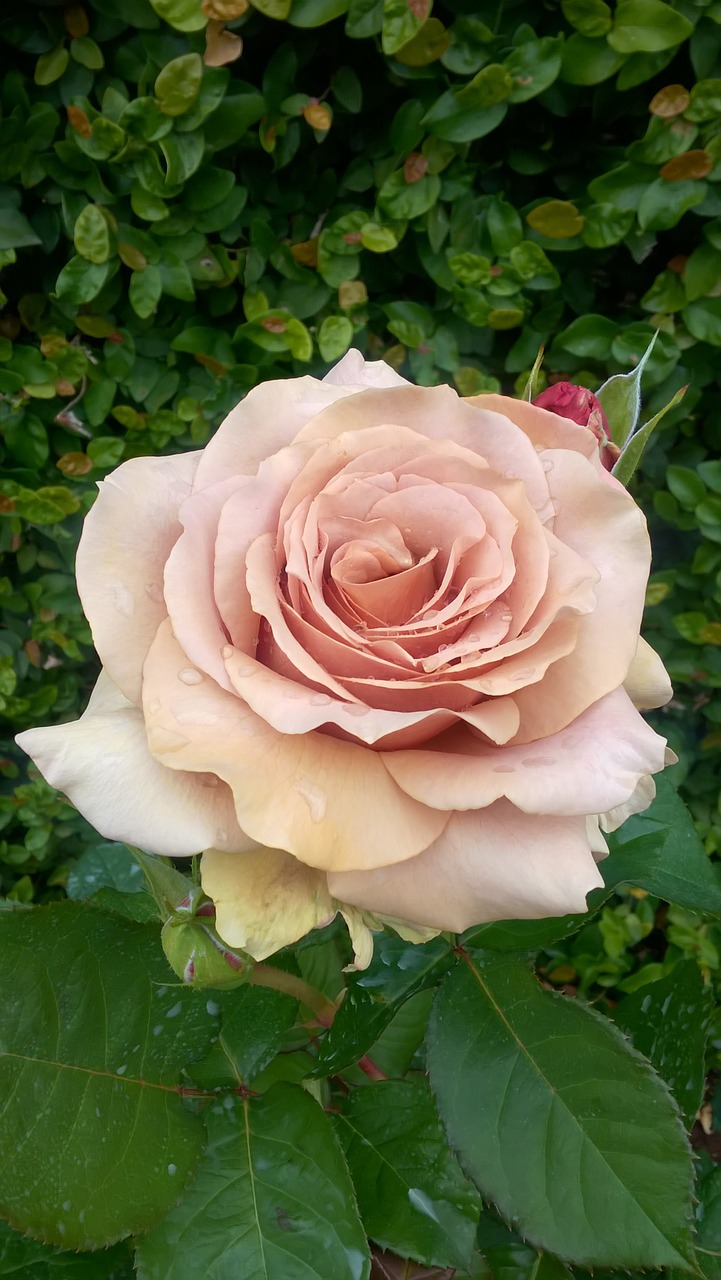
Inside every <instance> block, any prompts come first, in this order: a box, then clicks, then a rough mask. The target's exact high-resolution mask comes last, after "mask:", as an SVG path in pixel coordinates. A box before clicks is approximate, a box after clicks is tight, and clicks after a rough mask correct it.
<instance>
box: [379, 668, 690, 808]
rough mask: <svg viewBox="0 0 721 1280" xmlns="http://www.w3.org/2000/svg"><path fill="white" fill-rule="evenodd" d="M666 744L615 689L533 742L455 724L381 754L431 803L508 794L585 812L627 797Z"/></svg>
mask: <svg viewBox="0 0 721 1280" xmlns="http://www.w3.org/2000/svg"><path fill="white" fill-rule="evenodd" d="M483 705H484V706H485V705H486V704H483ZM665 746H666V743H665V740H664V739H663V738H661V737H659V735H658V734H657V733H654V731H653V729H652V728H651V726H650V725H648V724H646V721H645V720H643V719H642V717H641V716H640V715H639V713H638V712H637V711H636V710H635V708H634V706H633V704H632V702H631V700H630V698H629V697H628V695H627V694H626V693H624V691H623V689H616V690H614V692H613V693H609V694H607V695H606V697H605V698H601V699H600V701H599V702H596V703H594V705H593V706H592V707H589V708H588V710H587V711H585V712H584V713H583V715H580V716H579V717H578V719H577V720H574V721H573V723H572V724H570V725H568V727H567V728H565V729H562V730H561V731H560V732H559V733H556V734H552V735H550V737H548V738H542V739H540V740H539V741H537V742H529V743H525V744H524V745H522V746H515V745H513V746H505V747H503V748H498V747H493V746H489V745H488V744H487V743H484V742H481V741H480V740H479V739H477V738H474V737H473V736H472V735H470V734H468V733H464V732H463V730H460V729H459V730H455V731H451V732H450V733H447V734H445V735H444V738H443V739H442V740H441V741H438V742H436V743H434V746H433V749H431V750H424V749H422V748H418V749H416V750H415V751H394V752H389V753H388V754H387V755H384V760H385V764H386V768H387V769H388V772H389V773H390V774H391V775H392V777H394V778H395V779H396V781H397V782H398V784H399V785H400V786H401V787H402V788H403V790H404V791H407V792H408V794H409V795H412V796H416V798H420V797H421V796H422V797H423V801H424V803H426V804H430V805H433V806H434V807H437V808H442V809H458V810H467V809H482V808H484V807H485V806H486V805H488V804H492V803H493V801H495V800H498V799H500V797H501V796H506V797H507V798H508V799H509V800H510V801H511V802H512V803H513V804H514V805H516V806H517V808H519V809H523V810H524V811H525V812H526V813H566V814H586V813H605V812H606V811H607V810H608V809H613V808H615V806H616V805H620V804H623V803H624V802H625V801H626V800H628V799H629V797H630V796H632V795H633V793H634V791H635V789H636V787H637V785H638V783H639V781H640V779H641V778H643V777H645V776H646V775H647V774H650V773H659V772H660V771H661V769H663V767H664V760H665Z"/></svg>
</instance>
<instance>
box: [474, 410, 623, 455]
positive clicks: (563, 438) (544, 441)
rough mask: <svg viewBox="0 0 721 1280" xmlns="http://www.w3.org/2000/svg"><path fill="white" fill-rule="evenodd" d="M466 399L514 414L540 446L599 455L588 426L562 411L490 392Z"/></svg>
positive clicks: (507, 413)
mask: <svg viewBox="0 0 721 1280" xmlns="http://www.w3.org/2000/svg"><path fill="white" fill-rule="evenodd" d="M466 403H467V404H470V405H473V407H474V408H477V409H485V410H491V411H492V412H493V413H502V414H503V415H504V416H505V417H507V418H510V420H511V422H514V423H515V424H516V426H517V427H520V428H521V430H522V431H523V432H525V434H526V435H527V436H528V438H529V440H530V441H531V443H532V444H533V445H534V446H535V447H536V448H537V449H538V450H541V449H572V450H573V451H574V452H575V453H582V454H583V456H584V457H585V458H589V459H591V460H593V459H595V458H596V457H597V456H598V440H597V438H596V436H595V435H594V434H593V432H592V431H589V429H588V427H582V426H580V425H579V423H577V422H571V421H570V420H569V419H568V418H561V417H560V416H559V414H557V413H552V412H551V411H550V410H548V409H542V408H540V406H539V405H535V404H530V403H529V402H528V400H516V399H514V398H513V397H512V396H500V395H493V394H489V395H480V396H469V397H468V398H467V400H466ZM599 467H600V463H599Z"/></svg>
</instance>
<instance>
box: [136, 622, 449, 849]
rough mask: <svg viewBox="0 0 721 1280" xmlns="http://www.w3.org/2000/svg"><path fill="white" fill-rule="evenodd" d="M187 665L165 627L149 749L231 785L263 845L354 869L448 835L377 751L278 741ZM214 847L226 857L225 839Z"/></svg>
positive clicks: (157, 657)
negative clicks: (187, 677)
mask: <svg viewBox="0 0 721 1280" xmlns="http://www.w3.org/2000/svg"><path fill="white" fill-rule="evenodd" d="M228 656H230V654H228ZM186 663H187V658H186V655H185V654H184V653H183V651H182V649H181V648H180V646H179V644H178V643H177V641H176V640H175V639H174V637H173V635H172V633H171V630H170V624H169V622H168V621H166V622H165V623H164V624H163V625H162V626H161V628H160V629H159V631H158V634H157V636H156V639H155V641H154V642H153V645H152V647H151V649H150V652H149V654H148V657H147V660H146V663H145V669H144V673H143V710H144V714H145V720H146V726H147V733H148V745H149V747H150V750H151V752H152V754H153V755H154V756H155V758H156V759H157V760H158V761H160V762H161V763H162V764H164V765H166V766H167V767H168V768H169V769H184V770H191V771H193V772H196V771H197V772H203V773H205V772H208V773H214V774H216V775H217V776H218V777H219V778H222V779H223V781H225V782H227V783H228V785H229V786H230V788H231V790H232V791H233V795H234V798H235V806H236V812H237V816H238V821H239V822H240V823H241V824H242V826H243V830H244V831H247V832H248V834H249V835H250V836H251V838H252V839H253V840H254V841H255V843H256V844H264V845H268V846H269V847H270V848H274V849H285V850H287V851H288V852H289V853H292V854H294V855H295V856H296V857H297V858H299V859H300V861H301V862H305V863H307V864H308V865H309V866H313V867H319V868H323V869H327V868H331V867H335V868H338V869H341V868H342V869H350V868H357V867H372V866H377V865H379V864H385V863H389V862H394V861H397V860H401V859H403V858H411V857H413V856H414V855H415V854H416V853H418V852H420V850H421V849H424V848H426V847H427V845H429V844H431V843H432V841H433V840H435V839H436V838H437V836H438V835H439V834H440V832H441V831H442V830H443V827H444V826H445V824H446V822H447V821H448V815H447V814H442V813H440V812H439V811H438V810H435V809H429V808H427V806H426V805H423V804H419V803H418V802H417V801H415V800H412V799H411V798H410V797H409V796H406V795H405V793H404V792H403V791H401V789H400V787H398V786H397V784H396V783H395V782H394V781H393V780H392V779H391V777H390V774H389V773H388V772H387V770H386V769H385V767H384V765H383V762H382V760H381V758H380V755H379V754H378V753H377V752H375V751H369V750H368V749H367V748H366V747H359V746H357V745H356V744H354V743H348V742H342V741H339V740H337V739H334V738H330V737H328V736H326V735H324V734H321V733H308V734H305V735H304V736H298V737H292V736H290V735H289V734H281V733H277V732H276V731H275V730H274V729H272V728H271V726H270V725H268V724H266V723H265V721H264V720H262V719H261V718H260V717H259V716H257V715H256V714H255V713H254V712H253V711H252V710H251V709H250V707H249V706H247V705H246V704H245V703H244V702H243V701H242V700H241V699H240V698H239V697H238V696H237V695H236V694H234V693H233V694H229V693H226V692H225V691H224V690H223V689H221V688H219V687H218V686H217V685H216V684H215V683H214V682H213V681H211V680H205V681H203V682H202V683H201V684H191V685H188V684H186V683H184V681H183V672H184V668H185V666H186ZM212 843H213V844H214V846H215V847H216V848H218V847H220V848H221V849H222V847H223V840H222V838H221V837H220V834H219V833H216V837H215V839H214V840H213V842H212Z"/></svg>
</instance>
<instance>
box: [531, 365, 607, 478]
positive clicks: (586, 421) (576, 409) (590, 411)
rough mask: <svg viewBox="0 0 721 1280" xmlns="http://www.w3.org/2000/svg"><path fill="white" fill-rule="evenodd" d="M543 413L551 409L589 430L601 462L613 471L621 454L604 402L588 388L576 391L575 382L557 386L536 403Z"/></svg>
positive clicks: (543, 394) (536, 400) (560, 416)
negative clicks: (612, 437) (592, 435)
mask: <svg viewBox="0 0 721 1280" xmlns="http://www.w3.org/2000/svg"><path fill="white" fill-rule="evenodd" d="M533 403H534V404H537V405H538V406H539V408H540V409H550V411H551V412H552V413H557V414H558V416H559V418H570V420H571V422H577V423H578V425H579V426H581V427H588V429H589V431H592V432H593V434H594V435H595V437H596V439H597V440H598V446H599V450H600V454H601V462H602V463H603V465H604V467H605V468H606V470H607V471H610V470H611V468H612V467H613V465H614V463H615V462H616V459H617V458H618V457H619V455H620V453H621V450H620V449H619V447H618V445H617V444H614V442H613V440H612V439H611V432H610V430H609V426H608V419H607V417H606V415H605V413H604V412H603V408H602V406H601V402H600V400H598V399H597V397H596V396H595V395H594V394H593V392H592V391H589V390H588V388H587V387H576V386H574V384H573V383H572V382H555V383H554V384H553V386H552V387H547V388H546V390H545V391H542V392H541V394H540V396H536V398H535V400H534V401H533Z"/></svg>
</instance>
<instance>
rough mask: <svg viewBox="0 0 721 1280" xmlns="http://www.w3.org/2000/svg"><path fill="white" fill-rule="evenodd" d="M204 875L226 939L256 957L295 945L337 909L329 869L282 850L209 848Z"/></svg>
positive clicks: (207, 890)
mask: <svg viewBox="0 0 721 1280" xmlns="http://www.w3.org/2000/svg"><path fill="white" fill-rule="evenodd" d="M200 876H201V881H202V885H203V889H204V890H205V892H206V893H207V895H208V897H209V898H212V899H213V902H214V903H215V919H216V928H217V930H218V933H219V934H220V936H221V938H223V939H224V941H225V942H227V943H228V945H229V946H231V947H239V948H240V949H241V950H242V951H247V952H248V954H249V955H251V956H252V957H253V959H254V960H265V958H266V956H271V955H273V953H274V952H275V951H280V949H281V947H289V946H291V944H292V943H294V942H297V941H298V939H299V938H303V937H305V935H306V933H310V931H311V929H315V928H317V927H318V926H320V925H325V924H328V923H329V921H331V920H332V919H333V917H334V915H335V913H336V903H334V902H333V900H332V898H331V896H330V893H329V892H328V885H327V882H326V877H325V874H324V872H322V871H315V870H313V868H312V867H308V866H306V865H305V864H304V863H302V862H299V861H298V859H297V858H294V857H293V856H292V855H291V854H289V853H284V852H283V851H282V850H281V849H265V848H257V847H256V848H255V849H251V850H250V851H249V852H248V853H226V852H225V850H220V849H206V851H205V853H204V854H203V858H202V861H201V864H200Z"/></svg>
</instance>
